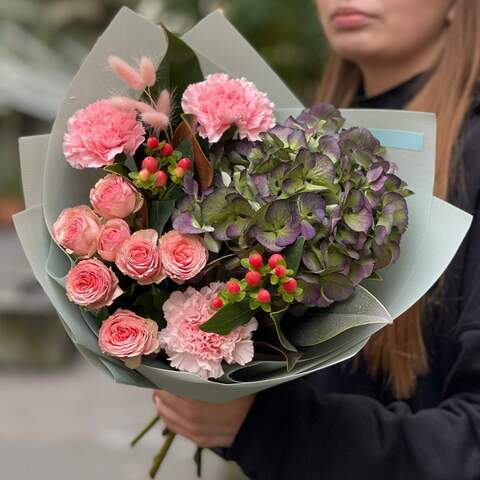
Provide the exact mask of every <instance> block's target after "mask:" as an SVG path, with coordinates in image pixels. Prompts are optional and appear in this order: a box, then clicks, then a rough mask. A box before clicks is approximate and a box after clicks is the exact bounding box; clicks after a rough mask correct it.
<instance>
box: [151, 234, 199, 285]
mask: <svg viewBox="0 0 480 480" xmlns="http://www.w3.org/2000/svg"><path fill="white" fill-rule="evenodd" d="M159 248H160V255H161V257H162V264H163V270H164V272H165V273H166V274H167V275H168V276H169V277H170V278H171V279H172V280H174V281H175V282H177V283H183V282H184V281H185V280H188V279H190V278H193V277H195V276H196V275H198V274H199V273H200V272H201V271H202V270H203V268H204V267H205V265H206V264H207V261H208V250H207V247H206V246H205V244H204V243H203V241H202V240H201V239H200V237H197V236H195V235H182V234H181V233H178V232H177V231H176V230H170V231H169V232H167V233H166V234H165V235H162V237H161V238H160V247H159Z"/></svg>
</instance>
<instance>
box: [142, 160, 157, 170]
mask: <svg viewBox="0 0 480 480" xmlns="http://www.w3.org/2000/svg"><path fill="white" fill-rule="evenodd" d="M142 168H144V169H147V170H148V171H149V172H150V173H155V172H156V171H157V160H156V159H155V157H145V158H144V159H143V162H142Z"/></svg>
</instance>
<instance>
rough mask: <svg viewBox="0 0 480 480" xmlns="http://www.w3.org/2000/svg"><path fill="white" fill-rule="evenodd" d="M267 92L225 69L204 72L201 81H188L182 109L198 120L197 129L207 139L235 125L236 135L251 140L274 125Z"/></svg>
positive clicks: (221, 133)
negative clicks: (211, 72)
mask: <svg viewBox="0 0 480 480" xmlns="http://www.w3.org/2000/svg"><path fill="white" fill-rule="evenodd" d="M274 107H275V105H274V104H273V103H272V102H270V100H269V99H268V97H267V95H266V94H265V93H263V92H260V91H259V90H257V87H256V86H255V85H254V84H253V83H252V82H249V81H247V80H246V79H245V78H240V79H233V78H230V77H229V76H228V75H227V74H225V73H215V74H213V75H208V76H207V78H206V80H204V81H203V82H198V83H194V84H192V85H189V86H188V87H187V89H186V90H185V92H184V93H183V97H182V109H183V111H184V112H185V113H191V114H192V115H194V116H195V118H196V119H197V121H198V124H199V125H198V133H199V134H200V135H201V136H202V137H203V138H208V140H209V141H210V142H211V143H214V142H217V141H218V140H219V139H220V137H221V136H222V135H223V134H224V133H225V132H226V131H227V130H228V129H229V128H230V127H231V126H232V125H236V126H237V128H238V133H239V136H240V138H248V140H251V141H255V140H258V139H259V134H260V133H263V132H266V131H267V130H270V129H271V128H273V127H274V126H275V117H274V114H273V109H274Z"/></svg>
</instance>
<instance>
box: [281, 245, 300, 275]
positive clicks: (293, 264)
mask: <svg viewBox="0 0 480 480" xmlns="http://www.w3.org/2000/svg"><path fill="white" fill-rule="evenodd" d="M304 245H305V238H304V237H298V238H297V240H296V242H295V243H294V244H292V245H290V246H289V247H288V248H287V249H286V250H285V261H286V262H287V267H288V268H289V269H291V270H293V275H295V274H296V273H297V272H298V269H299V267H300V262H301V261H302V254H303V248H304Z"/></svg>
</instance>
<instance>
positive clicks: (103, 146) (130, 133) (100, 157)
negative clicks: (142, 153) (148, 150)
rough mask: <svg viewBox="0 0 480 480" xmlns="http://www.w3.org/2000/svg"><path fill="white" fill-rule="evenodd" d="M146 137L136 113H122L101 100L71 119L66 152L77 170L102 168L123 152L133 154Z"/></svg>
mask: <svg viewBox="0 0 480 480" xmlns="http://www.w3.org/2000/svg"><path fill="white" fill-rule="evenodd" d="M144 135H145V129H144V128H143V126H142V124H141V123H140V122H139V121H137V115H136V113H135V111H124V110H120V109H118V108H115V107H114V106H113V105H111V103H110V102H109V101H108V100H99V101H97V102H95V103H92V104H90V105H88V106H87V107H85V108H82V109H81V110H78V111H77V112H76V113H75V114H74V115H73V116H72V117H70V119H69V120H68V131H67V133H66V134H65V136H64V138H63V153H64V155H65V157H66V160H67V162H68V163H70V165H71V166H72V167H74V168H79V169H81V168H101V167H104V166H105V165H111V164H112V163H113V162H114V160H115V155H118V154H119V153H125V154H126V155H133V154H134V153H135V151H136V150H137V148H138V147H139V145H140V144H141V143H142V142H143V141H144V140H145V137H144Z"/></svg>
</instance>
